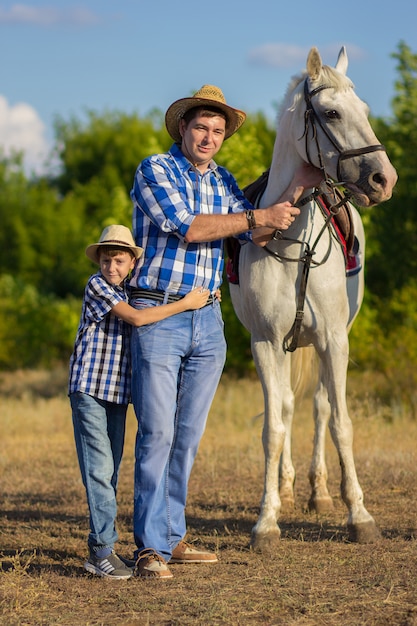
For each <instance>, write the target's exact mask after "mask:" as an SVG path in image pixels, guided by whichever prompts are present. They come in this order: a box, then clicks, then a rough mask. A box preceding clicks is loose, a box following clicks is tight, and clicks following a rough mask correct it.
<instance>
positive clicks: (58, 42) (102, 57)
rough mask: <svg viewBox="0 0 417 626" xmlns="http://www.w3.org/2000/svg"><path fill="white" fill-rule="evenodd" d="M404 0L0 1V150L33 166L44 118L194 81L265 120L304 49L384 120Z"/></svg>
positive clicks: (129, 107) (407, 26)
mask: <svg viewBox="0 0 417 626" xmlns="http://www.w3.org/2000/svg"><path fill="white" fill-rule="evenodd" d="M416 33H417V2H416V1H415V0H395V1H390V2H388V1H387V0H385V2H384V0H382V1H381V0H379V1H375V0H345V1H344V2H343V1H340V2H338V3H332V2H329V1H326V2H323V1H322V0H316V1H314V0H293V1H291V0H286V2H281V1H280V0H256V1H254V2H251V3H249V4H248V3H246V2H236V1H235V0H210V1H209V2H206V3H201V2H200V3H199V2H195V1H191V0H159V1H155V0H154V1H153V2H152V1H149V0H147V1H146V2H145V1H142V0H112V1H110V0H91V1H86V2H77V1H76V0H59V1H55V2H52V1H51V0H45V1H42V0H39V1H38V0H34V1H30V0H27V1H26V2H25V1H24V0H23V1H22V2H19V3H18V2H7V1H6V2H3V1H1V2H0V50H1V63H0V147H1V148H2V149H3V152H5V153H6V154H7V153H8V151H9V150H10V148H11V146H16V147H18V148H22V149H24V150H25V152H26V154H27V157H26V162H27V164H28V166H29V167H35V168H38V169H39V167H40V163H41V161H42V159H43V157H44V155H45V154H46V153H47V152H48V150H49V149H50V147H51V145H52V142H53V138H54V135H53V123H54V119H55V117H56V116H61V117H63V118H64V119H69V118H70V116H72V115H75V116H76V117H79V118H81V119H83V118H84V113H85V110H94V111H96V112H103V111H105V110H119V111H124V112H127V113H133V112H137V113H139V114H140V115H145V114H146V113H148V112H149V111H150V110H151V109H152V108H154V107H157V108H159V109H162V110H164V111H165V110H166V108H167V107H168V106H169V105H170V104H171V102H173V101H174V100H176V99H177V98H181V97H183V96H187V95H189V94H190V93H192V91H195V90H197V89H198V88H199V87H201V85H203V84H204V83H210V84H216V85H218V86H219V87H221V89H222V90H223V92H224V94H225V97H226V100H227V102H228V103H229V104H231V105H233V106H236V107H238V108H241V109H243V110H245V111H246V112H256V111H263V112H264V113H265V114H266V115H267V116H268V117H270V118H271V120H273V119H274V117H275V111H276V104H277V103H278V102H279V101H280V99H281V98H282V97H283V95H284V93H285V90H286V88H287V85H288V83H289V80H290V78H291V76H292V75H293V74H296V73H298V72H299V71H300V70H301V69H302V68H304V67H305V62H306V58H307V54H308V51H309V49H310V48H311V46H313V45H315V46H317V47H318V49H319V51H320V53H321V55H322V58H323V61H324V62H325V63H327V64H329V65H334V63H335V62H336V58H337V53H338V51H339V49H340V47H341V45H345V46H346V48H347V52H348V57H349V69H348V75H349V76H350V78H351V79H352V80H353V82H354V84H355V86H356V92H357V94H358V95H359V96H360V97H361V98H362V99H363V100H365V101H366V102H367V103H368V104H369V106H370V108H371V112H372V114H373V115H377V116H389V115H390V113H391V108H390V102H391V99H392V97H393V95H394V81H395V78H396V72H395V60H394V59H392V58H391V54H392V53H393V52H396V51H397V49H398V44H399V42H400V41H401V40H402V41H405V43H406V44H407V45H408V46H409V47H410V48H411V50H412V51H413V52H414V53H416V52H417V34H416Z"/></svg>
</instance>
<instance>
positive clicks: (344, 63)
mask: <svg viewBox="0 0 417 626" xmlns="http://www.w3.org/2000/svg"><path fill="white" fill-rule="evenodd" d="M347 68H348V58H347V53H346V48H345V46H342V48H341V49H340V52H339V56H338V57H337V63H336V66H335V69H336V70H337V71H338V72H340V73H341V74H343V75H344V76H346V72H347Z"/></svg>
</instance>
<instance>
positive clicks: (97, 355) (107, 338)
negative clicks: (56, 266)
mask: <svg viewBox="0 0 417 626" xmlns="http://www.w3.org/2000/svg"><path fill="white" fill-rule="evenodd" d="M122 301H124V302H127V301H128V294H127V291H126V288H125V286H124V285H123V286H118V285H116V286H115V285H111V284H110V283H108V282H107V281H106V280H105V278H104V277H103V276H102V274H101V273H100V272H99V273H97V274H94V275H93V276H91V277H90V278H89V280H88V282H87V285H86V288H85V291H84V299H83V305H82V311H81V318H80V323H79V326H78V331H77V336H76V339H75V344H74V350H73V353H72V355H71V358H70V375H69V393H70V394H71V393H75V392H77V391H82V392H83V393H86V394H89V395H91V396H93V397H94V398H98V399H100V400H107V401H108V402H114V403H116V404H128V403H129V401H130V387H131V374H130V325H129V324H127V323H126V322H123V321H122V320H120V319H119V318H117V317H116V316H115V315H112V314H111V310H112V308H113V307H114V306H115V305H116V304H118V303H119V302H122Z"/></svg>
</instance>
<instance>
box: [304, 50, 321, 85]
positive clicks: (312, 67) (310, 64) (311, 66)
mask: <svg viewBox="0 0 417 626" xmlns="http://www.w3.org/2000/svg"><path fill="white" fill-rule="evenodd" d="M322 65H323V64H322V61H321V56H320V53H319V51H318V50H317V48H315V47H314V48H311V50H310V52H309V53H308V57H307V73H308V75H309V76H310V79H311V80H316V79H317V78H318V77H319V76H320V72H321V68H322Z"/></svg>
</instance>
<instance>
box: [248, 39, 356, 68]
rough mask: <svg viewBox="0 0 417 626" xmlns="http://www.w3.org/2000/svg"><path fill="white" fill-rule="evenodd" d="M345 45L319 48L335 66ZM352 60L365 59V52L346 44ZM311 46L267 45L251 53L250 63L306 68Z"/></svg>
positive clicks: (323, 57) (329, 62)
mask: <svg viewBox="0 0 417 626" xmlns="http://www.w3.org/2000/svg"><path fill="white" fill-rule="evenodd" d="M342 45H343V44H329V45H327V46H321V47H319V52H320V55H321V57H322V59H323V62H324V63H328V64H329V65H334V64H335V63H336V60H337V55H338V54H339V51H340V48H341V47H342ZM344 45H345V46H346V50H347V53H348V57H349V58H350V59H361V58H364V56H365V52H364V51H363V50H362V49H361V48H359V47H358V46H355V45H353V44H344ZM309 51H310V46H293V45H289V44H285V43H266V44H263V45H262V46H258V47H257V48H252V50H250V51H249V55H248V58H249V62H250V63H254V64H256V65H263V66H265V67H278V68H293V67H300V66H304V65H305V63H306V61H307V55H308V53H309Z"/></svg>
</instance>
